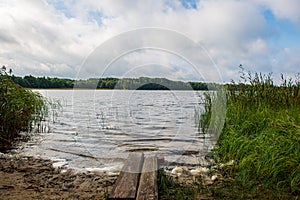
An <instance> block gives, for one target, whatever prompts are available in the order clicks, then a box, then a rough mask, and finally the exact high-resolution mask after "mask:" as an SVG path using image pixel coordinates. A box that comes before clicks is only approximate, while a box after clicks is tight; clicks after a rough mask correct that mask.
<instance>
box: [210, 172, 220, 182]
mask: <svg viewBox="0 0 300 200" xmlns="http://www.w3.org/2000/svg"><path fill="white" fill-rule="evenodd" d="M217 179H218V175H216V174H215V175H213V176H212V177H211V178H210V180H212V181H215V180H217Z"/></svg>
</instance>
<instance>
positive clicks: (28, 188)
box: [0, 153, 118, 199]
mask: <svg viewBox="0 0 300 200" xmlns="http://www.w3.org/2000/svg"><path fill="white" fill-rule="evenodd" d="M53 163H54V162H53V161H51V160H47V159H41V158H34V157H31V156H24V155H20V154H16V155H11V154H2V153H1V154H0V191H1V192H0V199H105V198H106V197H107V196H108V195H109V193H110V191H111V189H112V186H113V184H114V182H115V180H116V179H117V176H118V175H111V174H106V173H95V172H93V173H92V172H75V171H74V170H71V169H68V168H64V167H61V168H60V167H58V168H55V167H54V166H53Z"/></svg>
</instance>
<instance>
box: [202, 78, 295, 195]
mask: <svg viewBox="0 0 300 200" xmlns="http://www.w3.org/2000/svg"><path fill="white" fill-rule="evenodd" d="M241 78H242V80H243V81H242V82H239V83H235V82H232V83H231V84H229V85H227V107H226V119H225V125H224V128H223V130H222V133H221V135H220V138H219V141H218V148H216V149H215V152H216V153H217V154H218V155H219V158H220V161H221V162H227V161H229V160H235V165H234V167H233V168H231V170H230V172H229V173H230V174H231V176H233V177H234V178H235V181H237V182H238V183H240V184H241V185H243V186H245V187H248V188H253V187H254V188H265V189H268V190H270V189H271V190H275V191H277V192H283V193H290V194H292V195H300V83H299V80H295V81H293V80H291V79H289V80H286V79H285V78H284V77H283V76H282V83H281V85H275V84H274V82H273V80H272V77H271V75H270V74H268V75H262V74H259V73H255V74H251V73H247V74H246V73H244V72H242V74H241ZM208 105H209V104H208Z"/></svg>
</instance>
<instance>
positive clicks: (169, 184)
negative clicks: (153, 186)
mask: <svg viewBox="0 0 300 200" xmlns="http://www.w3.org/2000/svg"><path fill="white" fill-rule="evenodd" d="M157 185H158V196H159V199H178V200H179V199H191V200H192V199H195V194H196V191H195V189H194V188H193V187H191V186H187V185H181V184H180V183H179V182H178V181H176V180H174V179H173V177H171V176H167V175H166V174H165V173H164V170H163V169H159V170H158V178H157Z"/></svg>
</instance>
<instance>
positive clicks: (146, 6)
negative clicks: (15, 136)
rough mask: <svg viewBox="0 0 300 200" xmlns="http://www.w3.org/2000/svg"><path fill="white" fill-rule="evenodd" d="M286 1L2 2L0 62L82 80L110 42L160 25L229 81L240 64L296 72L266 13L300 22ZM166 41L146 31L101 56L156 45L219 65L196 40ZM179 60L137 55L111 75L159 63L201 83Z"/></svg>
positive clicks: (291, 53)
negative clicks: (85, 66) (192, 5)
mask: <svg viewBox="0 0 300 200" xmlns="http://www.w3.org/2000/svg"><path fill="white" fill-rule="evenodd" d="M282 2H283V1H279V0H278V1H269V0H256V1H236V0H227V1H221V0H200V1H199V2H198V4H197V8H196V9H186V8H184V6H182V4H181V3H180V2H179V1H163V0H154V1H153V0H145V1H136V0H127V1H124V0H115V1H111V0H103V1H93V0H86V1H71V0H69V1H46V0H44V1H38V0H28V1H22V0H10V1H8V0H2V1H1V2H0V17H1V21H0V27H1V28H0V44H1V45H0V63H1V64H5V65H12V66H13V67H14V71H15V73H16V74H17V75H26V74H33V75H39V76H40V75H45V76H60V77H72V78H75V76H76V74H77V72H79V71H78V70H79V68H80V66H81V64H82V63H88V62H95V65H91V66H94V67H96V68H99V66H96V63H97V62H98V63H101V62H102V61H103V60H102V61H101V58H99V57H97V56H95V57H94V58H93V60H92V61H88V60H85V59H86V58H87V56H88V55H90V53H92V52H93V50H97V47H98V46H99V45H100V46H101V45H103V44H105V41H108V40H109V39H111V38H113V37H115V36H117V35H118V34H120V33H122V32H126V31H130V30H133V29H138V28H144V27H159V28H163V29H170V30H174V31H178V32H180V33H182V34H184V35H186V36H187V38H190V39H191V40H193V41H195V42H196V43H198V44H199V46H200V49H201V45H202V46H203V47H204V48H205V50H207V52H208V53H209V55H210V56H211V58H212V59H213V62H215V64H216V65H217V66H218V68H219V69H218V70H219V72H220V73H221V75H222V77H223V79H224V80H225V81H229V80H230V79H231V78H237V77H238V74H237V71H238V68H237V66H238V65H239V64H240V63H241V64H244V65H245V66H248V67H249V68H250V69H254V70H256V71H263V72H268V71H275V72H279V71H282V72H284V71H289V72H290V71H293V70H297V68H295V67H293V66H297V62H298V61H299V60H298V59H297V58H296V56H295V55H296V54H295V52H299V51H297V49H298V48H293V50H290V51H283V50H282V48H278V47H276V46H275V47H274V45H273V44H272V43H270V41H271V40H272V38H273V37H274V35H270V33H271V34H273V33H274V32H273V31H270V27H269V26H268V25H267V22H266V19H265V18H264V15H263V13H262V11H261V8H262V6H263V7H265V8H268V9H270V10H272V12H273V13H274V15H275V16H276V17H278V18H284V19H287V20H290V21H292V22H293V23H295V24H297V23H298V22H299V16H300V14H299V13H300V12H299V8H300V5H299V1H297V0H294V1H293V0H290V1H284V3H282ZM274 34H276V33H274ZM125 35H126V34H125ZM179 35H180V34H179ZM164 37H165V36H164ZM164 37H161V35H159V34H158V35H151V36H149V35H147V32H144V34H143V35H136V36H134V35H133V36H130V37H128V38H125V39H124V40H123V42H122V43H119V44H117V43H111V44H110V45H111V46H110V47H107V46H106V47H105V45H104V48H106V49H105V51H104V52H102V53H104V54H105V55H102V56H104V58H114V57H113V56H115V55H116V52H117V53H120V52H123V51H124V50H126V49H131V48H133V47H138V46H141V47H143V46H145V45H148V46H149V45H150V46H151V44H152V45H154V46H162V47H164V48H166V49H172V50H174V51H177V52H179V53H181V54H184V55H185V54H186V56H188V57H189V59H192V60H193V61H194V62H196V64H198V65H199V66H201V67H200V68H202V70H203V71H205V70H208V68H213V67H214V63H213V62H212V61H211V60H210V59H209V56H208V55H207V54H205V50H203V49H202V50H201V51H198V50H199V49H198V50H195V49H194V48H195V47H193V45H192V46H189V45H187V43H189V42H186V41H185V40H183V39H182V38H183V37H181V36H180V37H179V36H176V34H171V35H170V36H169V37H166V38H164ZM187 40H189V39H187ZM286 48H289V47H288V46H287V47H286ZM290 49H292V48H290ZM199 52H201V53H199ZM175 57H176V56H175ZM175 57H174V56H170V55H168V56H166V53H162V52H161V53H159V52H158V51H157V52H156V54H154V53H153V52H152V53H151V52H149V51H148V52H143V53H141V52H140V53H139V54H137V53H132V54H129V55H127V56H125V57H124V58H123V59H122V60H120V61H118V62H116V63H115V65H114V66H115V70H116V71H114V72H111V73H112V74H113V73H115V74H118V73H119V74H120V72H121V71H122V72H123V74H124V73H126V70H131V69H132V67H135V66H139V65H143V64H145V65H147V63H152V62H155V63H157V66H161V70H162V71H164V70H166V69H169V68H166V67H162V66H170V67H171V68H172V70H169V72H170V73H171V74H169V76H170V77H175V78H176V77H177V78H178V79H181V78H185V79H195V73H193V70H194V69H193V68H192V67H191V66H190V69H188V68H189V66H188V65H185V64H184V62H185V61H183V60H182V59H181V58H178V57H177V58H175ZM97 59H98V60H97ZM133 60H134V62H133ZM84 61H85V62H84ZM174 63H175V64H174ZM179 63H180V64H179ZM199 63H201V64H199ZM204 63H205V64H204ZM117 64H119V66H116V65H117ZM176 64H177V65H176ZM282 65H284V66H286V68H283V67H282ZM180 66H182V67H180ZM102 67H103V66H102ZM120 68H122V70H120ZM287 68H288V69H287ZM112 69H113V68H112ZM143 69H145V68H143ZM151 69H152V72H151ZM158 69H159V68H158V67H153V68H151V67H149V66H148V68H147V70H146V71H147V73H149V74H152V75H159V73H158V72H157V70H158ZM89 70H90V72H92V73H89V74H86V75H93V72H94V71H93V68H91V69H89ZM146 71H145V72H146ZM215 71H216V70H215ZM219 72H218V73H219ZM87 73H88V72H87ZM140 73H142V71H141V70H140ZM161 73H163V72H161ZM218 73H207V74H206V75H205V76H208V77H209V76H211V77H210V78H211V79H212V80H215V78H216V77H213V75H214V76H217V74H218ZM94 74H95V73H94ZM209 74H210V75H209ZM79 76H84V74H82V75H79ZM200 79H201V77H200Z"/></svg>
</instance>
